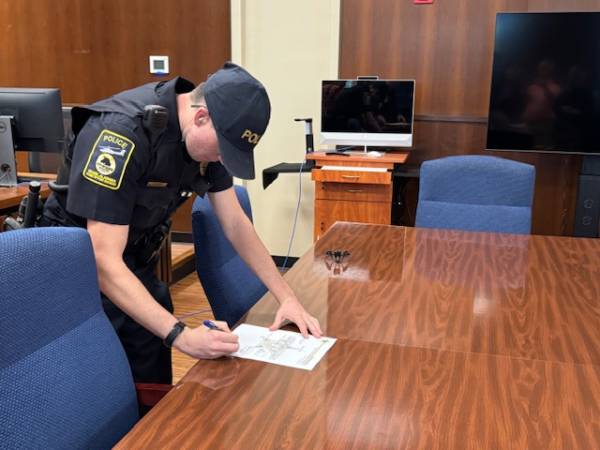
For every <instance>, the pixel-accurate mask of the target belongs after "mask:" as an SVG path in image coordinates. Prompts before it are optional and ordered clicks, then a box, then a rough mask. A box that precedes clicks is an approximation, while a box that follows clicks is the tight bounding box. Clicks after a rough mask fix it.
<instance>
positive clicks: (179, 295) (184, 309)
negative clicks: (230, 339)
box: [170, 244, 214, 384]
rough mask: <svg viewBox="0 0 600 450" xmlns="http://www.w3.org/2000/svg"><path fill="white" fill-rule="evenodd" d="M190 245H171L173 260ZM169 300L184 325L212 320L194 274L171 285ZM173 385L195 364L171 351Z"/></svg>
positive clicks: (208, 306)
mask: <svg viewBox="0 0 600 450" xmlns="http://www.w3.org/2000/svg"><path fill="white" fill-rule="evenodd" d="M190 245H191V244H173V245H172V247H171V252H172V257H173V259H175V258H177V257H178V256H179V255H180V254H183V253H186V252H188V251H189V248H190ZM170 290H171V298H172V299H173V306H174V307H175V316H176V317H177V318H179V319H180V320H181V321H182V322H184V323H185V324H186V325H188V326H191V327H197V326H199V325H200V324H201V323H202V321H203V320H205V319H213V318H214V317H213V313H212V310H211V309H210V305H209V304H208V300H207V299H206V295H205V294H204V291H203V290H202V286H201V285H200V282H199V281H198V276H197V275H196V273H195V272H194V273H191V274H189V275H188V276H186V277H185V278H184V279H182V280H181V281H179V282H177V283H174V284H172V285H171V288H170ZM172 360H173V384H175V383H177V382H178V381H179V380H180V379H181V377H183V376H184V375H185V374H186V372H187V371H188V370H189V369H190V368H191V367H192V366H193V365H194V364H195V363H196V359H194V358H191V357H189V356H187V355H185V354H183V353H181V352H179V351H177V350H175V349H173V359H172Z"/></svg>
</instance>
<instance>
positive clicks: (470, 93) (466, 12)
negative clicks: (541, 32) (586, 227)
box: [340, 0, 600, 235]
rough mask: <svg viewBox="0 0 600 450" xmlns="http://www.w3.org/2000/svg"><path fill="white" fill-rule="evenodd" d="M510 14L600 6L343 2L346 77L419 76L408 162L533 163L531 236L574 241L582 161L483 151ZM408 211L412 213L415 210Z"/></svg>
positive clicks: (568, 0)
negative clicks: (498, 25) (499, 38)
mask: <svg viewBox="0 0 600 450" xmlns="http://www.w3.org/2000/svg"><path fill="white" fill-rule="evenodd" d="M505 11H512V12H525V11H600V2H598V0H485V1H481V0H436V1H434V3H433V4H432V5H415V4H413V2H412V1H410V0H405V1H397V0H342V9H341V21H340V22H341V30H340V78H354V77H356V76H359V75H379V76H380V77H382V78H414V79H415V80H416V86H417V90H416V103H415V120H416V123H415V144H414V151H413V152H412V155H411V158H410V159H409V163H412V164H419V163H421V162H422V161H425V160H428V159H432V158H438V157H442V156H447V155H456V154H471V153H475V154H482V153H486V154H494V155H498V156H502V157H505V158H510V159H515V160H518V161H523V162H527V163H530V164H534V165H535V167H536V186H535V200H534V206H533V209H534V211H533V233H536V234H552V235H561V234H562V235H564V234H566V235H569V234H571V233H572V228H573V219H574V215H575V201H576V193H577V175H578V172H579V167H580V164H581V158H580V157H579V156H561V155H548V154H534V153H517V152H486V151H485V139H486V120H487V114H488V106H489V94H490V85H491V72H492V56H493V48H494V28H495V16H496V13H497V12H505ZM557 32H560V30H557ZM413 198H414V196H413ZM409 208H411V209H412V210H413V211H414V208H415V205H414V204H412V205H410V204H409ZM413 217H414V215H413Z"/></svg>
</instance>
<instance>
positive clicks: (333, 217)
mask: <svg viewBox="0 0 600 450" xmlns="http://www.w3.org/2000/svg"><path fill="white" fill-rule="evenodd" d="M365 186H366V185H365ZM391 215H392V203H391V199H390V200H388V201H386V202H368V201H356V200H353V201H349V200H319V199H315V219H314V229H313V232H314V233H313V237H314V240H315V241H316V240H317V239H319V238H320V237H321V236H323V235H324V234H325V232H326V231H327V230H329V228H330V227H331V226H332V225H333V224H334V223H336V222H338V221H346V222H360V223H377V224H389V223H390V220H391Z"/></svg>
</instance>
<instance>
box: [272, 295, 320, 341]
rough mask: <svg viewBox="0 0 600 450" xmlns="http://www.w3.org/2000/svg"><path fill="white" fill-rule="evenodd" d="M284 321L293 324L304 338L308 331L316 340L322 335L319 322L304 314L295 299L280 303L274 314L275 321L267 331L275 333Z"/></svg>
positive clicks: (304, 311)
mask: <svg viewBox="0 0 600 450" xmlns="http://www.w3.org/2000/svg"><path fill="white" fill-rule="evenodd" d="M286 319H287V320H289V321H291V322H294V323H295V324H296V325H297V326H298V328H299V329H300V333H302V336H304V337H308V332H309V331H310V333H311V334H312V335H313V336H314V337H316V338H320V337H321V336H322V335H323V332H322V331H321V326H320V325H319V321H318V320H317V319H316V318H315V317H313V316H311V315H310V314H309V313H308V312H306V310H305V309H304V307H303V306H302V305H301V304H300V302H299V301H298V299H297V298H296V297H289V298H287V299H285V300H284V301H282V302H281V305H280V306H279V309H278V310H277V314H275V321H274V322H273V324H272V325H271V326H270V327H269V330H271V331H275V330H276V329H278V328H279V327H281V325H282V324H283V322H284V321H285V320H286Z"/></svg>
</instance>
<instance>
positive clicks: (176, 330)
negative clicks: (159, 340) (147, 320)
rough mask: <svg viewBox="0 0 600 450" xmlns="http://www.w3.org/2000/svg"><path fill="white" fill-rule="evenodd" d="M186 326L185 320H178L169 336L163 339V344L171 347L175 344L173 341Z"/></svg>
mask: <svg viewBox="0 0 600 450" xmlns="http://www.w3.org/2000/svg"><path fill="white" fill-rule="evenodd" d="M184 328H185V323H183V322H177V323H176V324H175V325H173V329H172V330H171V331H170V333H169V334H167V337H166V338H165V339H164V340H163V344H165V346H167V347H169V348H171V347H172V346H173V342H175V339H177V336H179V335H180V334H181V332H182V331H183V329H184Z"/></svg>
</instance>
